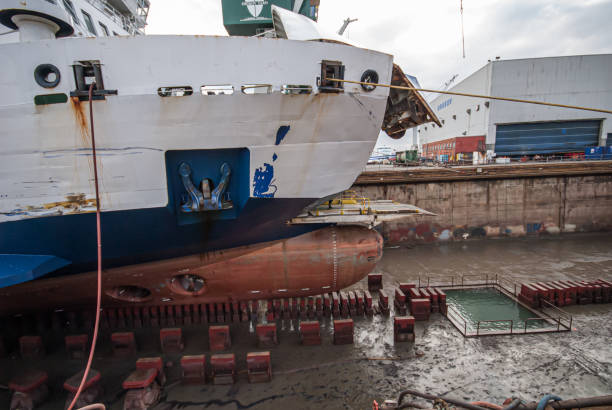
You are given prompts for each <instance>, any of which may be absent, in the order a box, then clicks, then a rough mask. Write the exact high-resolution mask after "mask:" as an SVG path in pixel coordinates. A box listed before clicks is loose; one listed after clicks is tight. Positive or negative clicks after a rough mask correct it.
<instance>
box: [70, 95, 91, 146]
mask: <svg viewBox="0 0 612 410" xmlns="http://www.w3.org/2000/svg"><path fill="white" fill-rule="evenodd" d="M70 103H71V104H70V105H71V107H72V111H74V118H75V120H76V123H77V127H79V131H80V132H81V139H82V140H83V143H84V144H85V146H86V147H87V146H89V145H90V144H89V141H90V138H89V127H88V123H87V120H86V119H85V112H84V111H83V105H82V104H81V101H80V100H79V97H70Z"/></svg>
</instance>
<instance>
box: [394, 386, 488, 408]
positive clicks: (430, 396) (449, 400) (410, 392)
mask: <svg viewBox="0 0 612 410" xmlns="http://www.w3.org/2000/svg"><path fill="white" fill-rule="evenodd" d="M407 395H411V396H417V397H422V398H424V399H427V400H433V401H440V400H443V401H445V402H447V403H450V404H454V405H455V406H459V407H463V408H465V409H469V410H486V409H485V408H484V407H480V406H476V405H474V404H471V403H468V402H466V401H463V400H459V399H453V398H448V397H439V396H435V395H433V394H429V393H422V392H420V391H416V390H411V389H408V390H404V391H402V392H401V393H400V394H399V396H398V398H397V407H398V408H402V400H404V397H406V396H407Z"/></svg>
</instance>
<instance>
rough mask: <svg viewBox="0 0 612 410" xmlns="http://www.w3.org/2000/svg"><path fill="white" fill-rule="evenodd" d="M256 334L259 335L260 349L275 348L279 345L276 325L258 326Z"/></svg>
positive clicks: (258, 344) (258, 343)
mask: <svg viewBox="0 0 612 410" xmlns="http://www.w3.org/2000/svg"><path fill="white" fill-rule="evenodd" d="M255 333H256V334H257V346H258V347H273V346H276V345H277V344H278V336H277V332H276V323H268V324H266V325H263V324H261V325H257V326H255Z"/></svg>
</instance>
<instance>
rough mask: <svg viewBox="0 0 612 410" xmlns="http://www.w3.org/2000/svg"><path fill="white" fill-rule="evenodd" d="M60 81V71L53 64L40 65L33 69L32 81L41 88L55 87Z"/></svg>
mask: <svg viewBox="0 0 612 410" xmlns="http://www.w3.org/2000/svg"><path fill="white" fill-rule="evenodd" d="M60 79H61V75H60V70H59V68H57V67H56V66H54V65H53V64H40V65H38V66H37V67H36V68H35V69H34V80H36V83H37V84H38V85H40V86H41V87H44V88H53V87H56V86H57V85H58V84H59V82H60Z"/></svg>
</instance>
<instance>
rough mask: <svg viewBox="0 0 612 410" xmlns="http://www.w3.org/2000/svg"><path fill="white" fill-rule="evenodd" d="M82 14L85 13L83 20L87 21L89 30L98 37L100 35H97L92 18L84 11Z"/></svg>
mask: <svg viewBox="0 0 612 410" xmlns="http://www.w3.org/2000/svg"><path fill="white" fill-rule="evenodd" d="M81 13H83V20H85V25H86V26H87V30H88V31H89V32H90V33H91V34H93V35H94V36H95V35H97V34H98V33H96V28H95V27H94V24H93V20H92V19H91V16H90V15H89V14H88V13H87V12H85V11H83V10H81Z"/></svg>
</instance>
